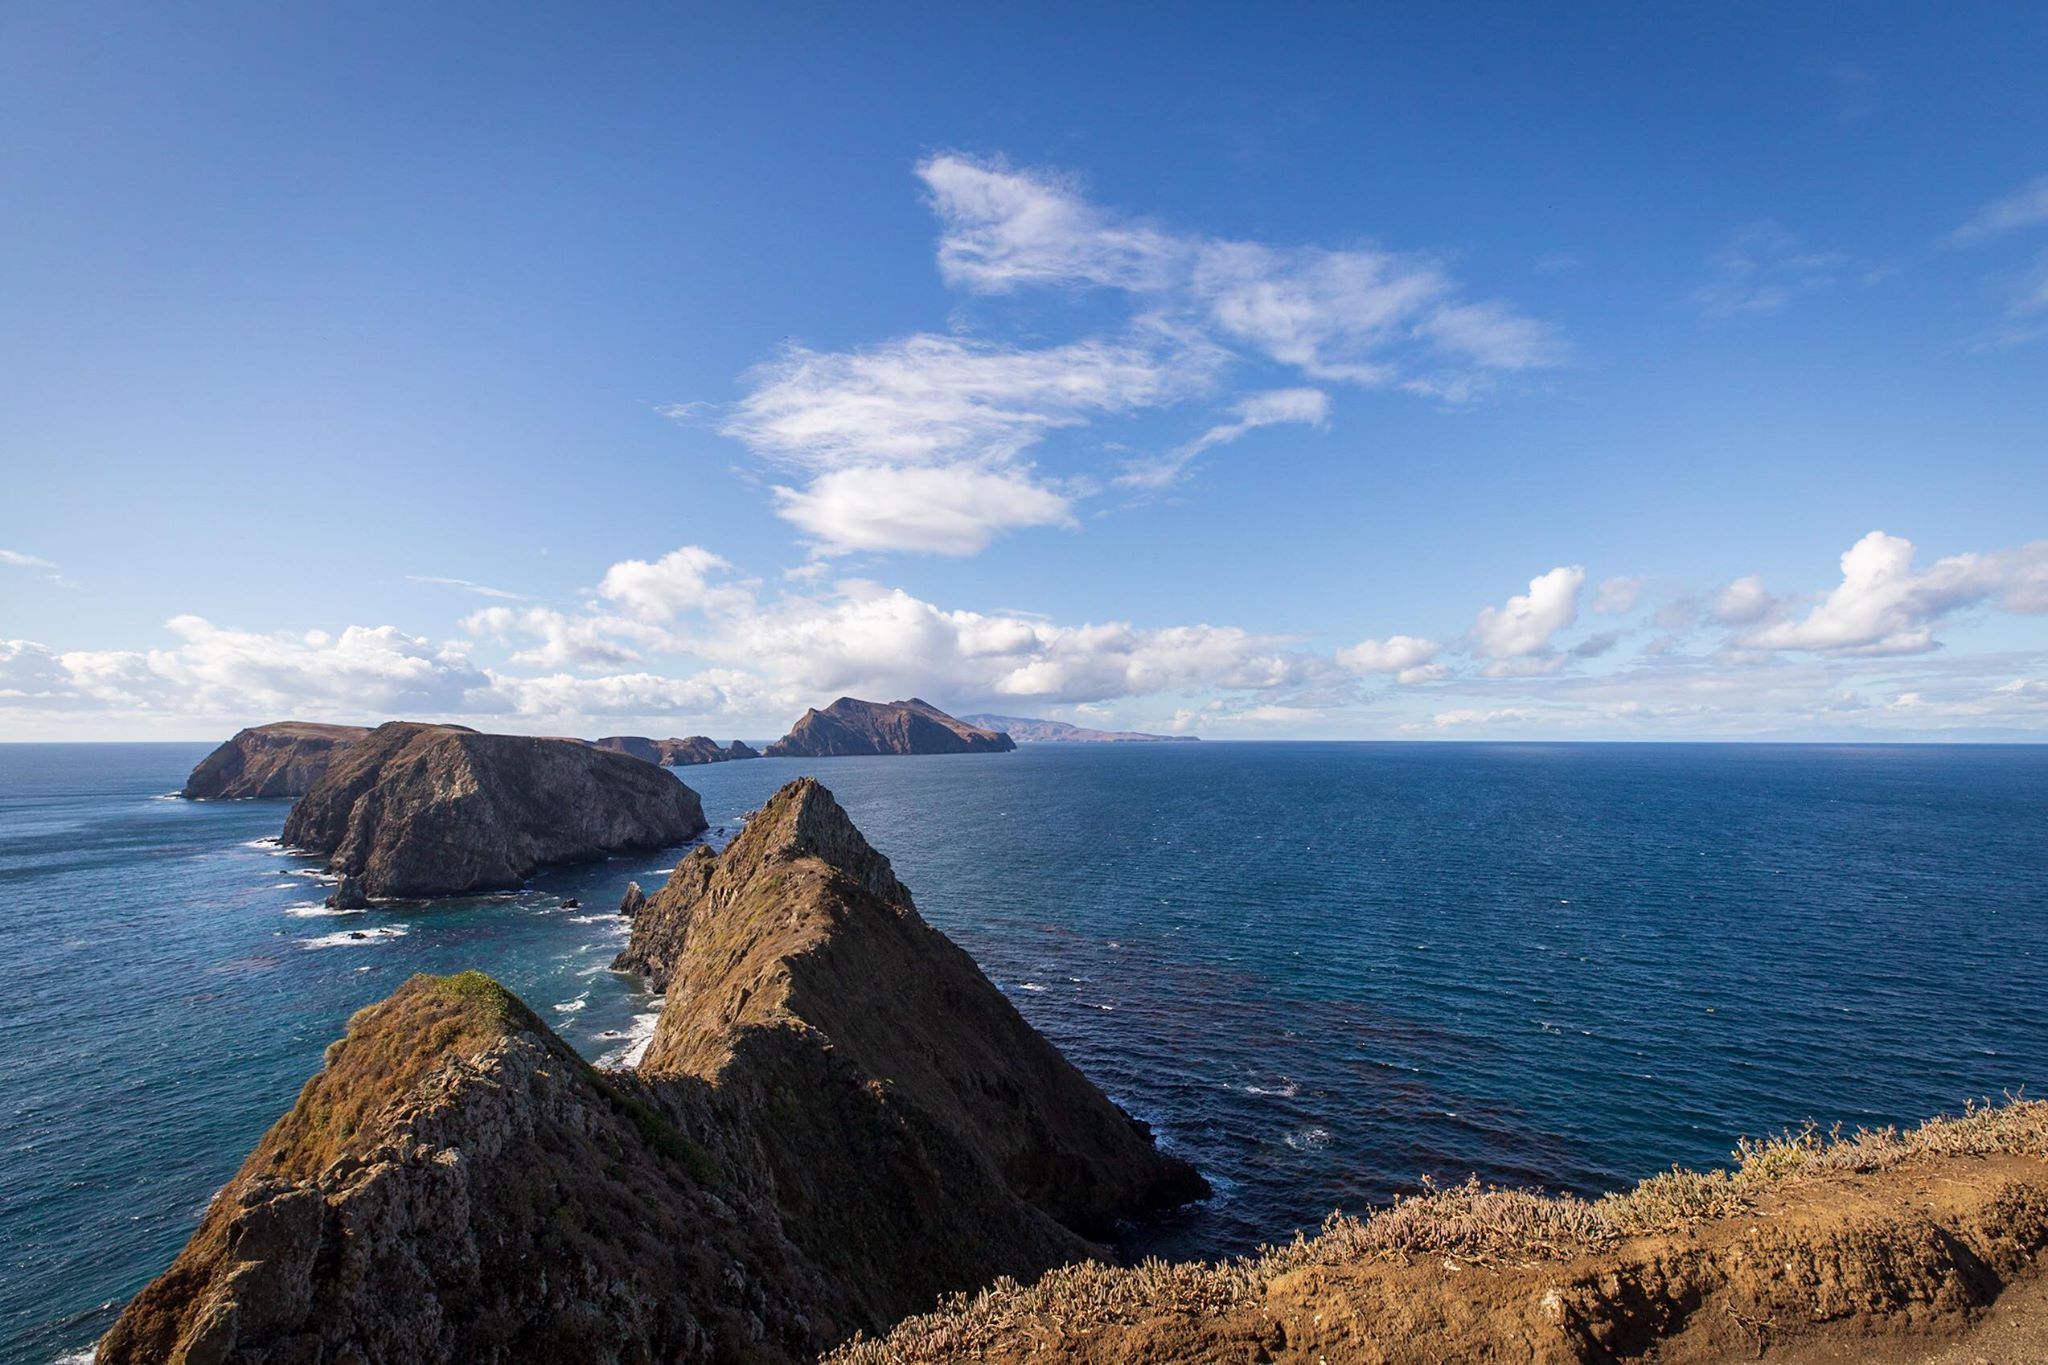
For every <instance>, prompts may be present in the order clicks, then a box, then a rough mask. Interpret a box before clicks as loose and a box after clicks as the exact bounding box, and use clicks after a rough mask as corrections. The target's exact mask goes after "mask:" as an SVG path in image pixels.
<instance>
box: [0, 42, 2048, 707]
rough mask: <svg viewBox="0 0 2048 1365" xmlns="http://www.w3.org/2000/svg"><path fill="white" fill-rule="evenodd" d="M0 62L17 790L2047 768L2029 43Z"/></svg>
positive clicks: (2038, 196) (3, 620)
mask: <svg viewBox="0 0 2048 1365" xmlns="http://www.w3.org/2000/svg"><path fill="white" fill-rule="evenodd" d="M729 8H730V11H731V12H725V11H719V12H712V11H710V10H709V9H708V8H707V9H706V10H705V11H704V12H701V13H691V12H687V11H684V10H682V9H680V8H679V7H669V6H646V7H633V6H624V5H621V6H608V7H603V9H602V11H601V12H599V13H595V14H593V13H591V12H589V11H588V9H587V8H586V7H568V6H560V7H540V6H536V7H526V8H524V9H523V10H521V11H519V12H512V11H509V10H507V9H505V8H504V7H496V6H491V7H486V6H474V7H462V6H452V5H435V6H404V7H400V6H375V5H358V6H336V7H328V8H326V9H322V10H315V9H313V8H311V7H279V6H268V5H249V6H244V7H226V6H212V5H197V6H190V7H180V8H178V9H176V10H168V9H164V8H161V7H149V8H143V7H124V6H95V5H80V4H64V5H56V4H28V5H15V6H10V7H8V8H7V9H6V10H4V11H0V128H4V129H5V130H6V131H5V133H4V135H0V184H4V185H5V186H6V204H7V210H6V212H5V213H4V214H0V298H4V299H5V300H6V301H7V302H6V306H5V307H4V308H0V412H4V413H5V420H4V422H0V469H4V488H5V497H4V500H0V641H6V642H7V643H4V644H0V738H15V739H29V738H43V737H50V738H58V737H78V738H90V737H108V738H112V737H165V738H171V737H210V736H213V735H217V734H220V733H223V732H224V731H225V730H227V729H232V728H233V727H234V726H236V725H239V724H242V723H252V722H256V721H262V720H269V719H275V718H279V717H282V716H286V715H302V716H320V717H328V716H331V717H336V718H349V719H358V718H359V719H379V718H383V717H386V716H391V715H399V714H404V715H423V716H426V715H431V716H450V717H455V718H462V719H467V720H469V721H470V722H471V723H474V724H478V725H482V726H485V727H487V728H502V729H514V730H535V731H543V732H555V733H559V732H562V731H564V730H573V731H576V732H583V733H616V732H622V731H634V732H649V733H660V734H668V733H690V732H693V731H706V732H709V733H711V734H714V735H720V736H723V735H729V734H741V735H749V736H764V735H773V734H775V733H779V732H780V731H781V730H782V729H783V728H784V727H785V726H786V724H787V722H788V720H789V719H791V718H793V717H794V715H795V714H796V713H797V712H798V711H800V710H801V709H802V708H803V707H804V706H806V705H812V704H822V703H823V702H824V701H827V700H829V699H830V698H831V697H833V696H836V695H838V694H839V693H842V692H852V693H854V694H856V695H869V696H875V695H880V694H887V695H889V696H899V695H907V694H909V693H912V692H915V693H918V694H920V695H924V696H927V697H930V698H931V699H932V700H934V701H938V702H940V703H941V704H945V705H949V706H953V707H955V708H958V709H992V710H999V711H1003V712H1007V713H1012V714H1023V715H1049V716H1059V717H1063V718H1068V719H1076V720H1082V721H1084V722H1086V721H1094V722H1102V723H1115V724H1118V725H1134V726H1142V727H1147V728H1156V729H1167V728H1178V729H1182V730H1187V731H1190V732H1193V733H1199V734H1203V735H1208V736H1212V737H1217V738H1227V737H1321V736H1328V737H1407V736H1416V735H1427V736H1445V737H1502V738H1699V739H1710V738H1746V737H1764V738H1981V739H2010V738H2030V737H2039V736H2040V735H2041V733H2042V732H2043V730H2044V729H2048V542H2044V537H2048V515H2044V513H2048V382H2044V381H2048V82H2044V81H2043V80H2042V79H2041V72H2042V70H2043V67H2044V58H2048V12H2044V11H2042V10H2041V9H2040V8H2039V7H2033V6H2020V5H1983V6H1968V5H1966V6H1952V7H1941V8H1936V7H1932V6H1929V7H1921V8H1918V9H1907V8H1904V7H1882V8H1871V9H1869V10H1867V11H1863V12H1859V13H1856V14H1847V13H1844V12H1842V11H1840V10H1839V9H1837V10H1834V11H1833V12H1829V11H1826V10H1824V9H1822V8H1821V7H1812V8H1805V9H1800V8H1795V7H1782V6H1781V7H1765V6H1722V7H1679V6H1640V7H1635V8H1632V9H1629V10H1626V11H1622V10H1614V9H1608V10H1604V11H1600V12H1598V13H1597V14H1596V13H1594V12H1591V11H1583V12H1574V11H1570V10H1567V9H1565V8H1563V7H1511V6H1505V5H1500V6H1453V5H1444V6H1429V7H1420V6H1417V7H1407V8H1403V9H1399V10H1396V9H1393V8H1391V7H1388V8H1386V9H1384V10H1374V9H1369V8H1365V7H1350V6H1301V7H1296V8H1293V9H1288V10H1282V11H1278V12H1276V11H1272V10H1270V9H1268V10H1255V9H1253V8H1252V7H1230V8H1224V7H1214V8H1213V9H1212V10H1204V11H1198V12H1194V13H1190V12H1189V11H1188V9H1187V7H1165V6H1161V7H1135V6H1132V7H1122V8H1119V9H1118V10H1117V11H1116V13H1115V14H1113V15H1110V16H1108V17H1105V16H1104V15H1103V14H1102V13H1101V12H1100V7H1070V8H1063V7H1058V6H1044V7H1034V9H1033V11H1032V12H1031V13H1030V14H1028V15H1024V16H1019V17H998V16H994V15H992V14H990V13H986V12H980V11H974V10H967V9H961V10H957V11H956V10H953V9H948V8H943V7H890V8H885V9H882V10H880V11H877V12H856V11H854V10H852V9H850V8H846V7H825V6H817V7H789V6H784V7H746V8H744V9H743V8H742V7H729Z"/></svg>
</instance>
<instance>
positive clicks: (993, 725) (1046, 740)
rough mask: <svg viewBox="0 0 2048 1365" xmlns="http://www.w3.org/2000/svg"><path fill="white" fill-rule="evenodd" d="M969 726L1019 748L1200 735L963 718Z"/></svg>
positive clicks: (1191, 739) (1167, 740)
mask: <svg viewBox="0 0 2048 1365" xmlns="http://www.w3.org/2000/svg"><path fill="white" fill-rule="evenodd" d="M960 719H962V720H963V721H965V722H967V723H968V724H969V725H978V726H980V727H981V728H982V729H984V730H994V731H995V732H996V733H997V734H1002V735H1008V736H1009V737H1010V738H1011V739H1014V740H1016V741H1017V742H1018V743H1019V744H1176V743H1180V742H1182V741H1186V742H1188V743H1193V742H1194V741H1195V740H1197V739H1199V738H1200V736H1199V735H1152V734H1147V733H1145V732H1144V731H1143V730H1090V729H1089V728H1088V727H1087V726H1085V725H1069V724H1067V722H1065V721H1063V720H1031V719H1029V718H1028V717H1025V716H991V715H988V714H986V713H983V714H981V715H974V716H962V717H961V718H960Z"/></svg>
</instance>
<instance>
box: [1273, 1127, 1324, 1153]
mask: <svg viewBox="0 0 2048 1365" xmlns="http://www.w3.org/2000/svg"><path fill="white" fill-rule="evenodd" d="M1282 1141H1284V1142H1285V1143H1286V1144H1287V1145H1288V1146H1289V1147H1292V1148H1294V1150H1296V1151H1297V1152H1301V1151H1320V1150H1321V1149H1323V1148H1325V1147H1327V1146H1329V1145H1330V1130H1329V1129H1327V1128H1304V1129H1302V1130H1301V1131H1300V1132H1298V1133H1289V1134H1288V1135H1287V1136H1286V1137H1285V1138H1283V1139H1282Z"/></svg>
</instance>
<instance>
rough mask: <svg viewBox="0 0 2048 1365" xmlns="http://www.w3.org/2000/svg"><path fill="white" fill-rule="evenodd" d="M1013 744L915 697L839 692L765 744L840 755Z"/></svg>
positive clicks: (1003, 749) (779, 752) (798, 754)
mask: <svg viewBox="0 0 2048 1365" xmlns="http://www.w3.org/2000/svg"><path fill="white" fill-rule="evenodd" d="M1016 747H1017V743H1016V741H1015V740H1013V739H1011V738H1010V737H1009V736H1008V735H1006V734H1002V733H999V732H998V731H995V730H986V729H983V728H981V727H980V726H978V725H970V724H969V723H967V722H966V721H963V720H959V719H956V718H955V717H953V716H949V715H947V714H946V713H945V712H944V711H941V710H940V709H939V708H938V707H936V706H933V705H932V704H931V703H930V702H928V701H924V700H922V699H921V698H918V697H912V698H911V699H910V700H908V701H889V702H881V701H862V700H860V699H859V698H857V697H841V698H840V699H839V700H838V701H835V702H833V703H832V704H831V705H830V706H828V707H826V708H825V709H824V710H822V711H820V710H817V709H815V708H813V709H812V710H809V711H806V712H804V713H803V715H802V716H800V717H799V718H798V719H797V723H796V724H795V725H793V726H791V727H790V731H789V733H788V734H786V735H784V736H783V737H782V738H781V739H778V740H776V741H775V742H774V743H773V744H771V745H769V746H768V749H767V755H768V757H770V758H842V757H848V756H852V755H857V754H1000V753H1007V752H1009V751H1010V750H1012V749H1014V748H1016Z"/></svg>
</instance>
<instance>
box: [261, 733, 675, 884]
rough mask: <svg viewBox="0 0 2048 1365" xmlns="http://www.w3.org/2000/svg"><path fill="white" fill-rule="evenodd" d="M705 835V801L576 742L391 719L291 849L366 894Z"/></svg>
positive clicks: (319, 803) (295, 813)
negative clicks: (313, 857) (315, 858)
mask: <svg viewBox="0 0 2048 1365" xmlns="http://www.w3.org/2000/svg"><path fill="white" fill-rule="evenodd" d="M704 829H705V820H704V810H703V806H702V804H701V803H700V802H699V801H698V799H697V794H696V793H695V792H693V791H691V790H690V789H689V788H688V787H686V786H684V785H683V784H682V783H680V782H678V781H676V780H675V778H673V777H671V776H670V775H669V774H667V773H664V772H662V771H661V770H660V769H659V768H656V767H653V766H652V765H650V764H647V763H643V762H641V761H639V760H638V759H634V758H630V757H628V756H627V755H625V754H622V753H617V752H613V751H609V750H605V749H598V748H593V747H591V746H590V745H588V744H585V743H582V742H581V741H578V740H566V739H532V738H527V737H524V736H519V735H487V734H482V733H479V732H478V731H475V730H471V729H467V728H465V727H463V726H459V725H420V724H414V723H411V722H406V721H393V722H391V723H389V724H386V725H380V726H378V727H377V728H376V729H375V730H373V731H371V732H370V733H369V734H368V735H367V736H366V737H364V738H363V739H360V740H358V741H356V742H355V743H354V744H352V745H351V746H350V747H349V748H348V749H347V750H346V751H344V752H343V753H342V754H341V756H340V757H339V758H337V759H336V760H335V761H334V762H333V763H332V764H331V765H330V766H329V768H328V770H327V772H326V773H325V775H323V776H322V777H321V779H320V780H319V781H318V782H317V783H315V784H314V786H313V787H312V789H311V790H309V791H308V792H307V793H306V794H305V795H304V796H302V797H300V798H299V801H298V804H296V805H294V806H293V807H292V810H291V814H290V815H289V816H287V817H286V819H285V825H284V842H285V843H286V844H287V845H288V846H290V847H293V848H298V849H303V850H305V851H307V852H310V853H314V854H318V855H320V856H323V857H325V858H326V859H327V870H328V871H329V872H333V873H336V874H339V875H341V876H344V877H352V878H354V879H355V885H356V886H357V887H358V888H359V889H360V892H361V894H362V895H365V896H373V897H388V896H438V895H449V894H454V893H458V892H463V891H477V890H485V889H491V888H498V887H510V886H517V885H518V884H519V883H520V882H521V881H522V880H523V879H524V878H525V877H526V875H527V874H528V873H529V872H531V871H533V869H534V868H536V867H539V866H542V865H543V864H548V863H569V862H584V861H588V860H590V859H594V858H602V857H605V856H607V855H609V854H612V853H617V852H621V851H624V850H627V849H645V848H663V847H667V846H669V845H673V844H679V843H682V842H683V841H684V840H686V839H689V838H691V837H692V836H694V835H696V834H699V833H702V832H703V830H704Z"/></svg>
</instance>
